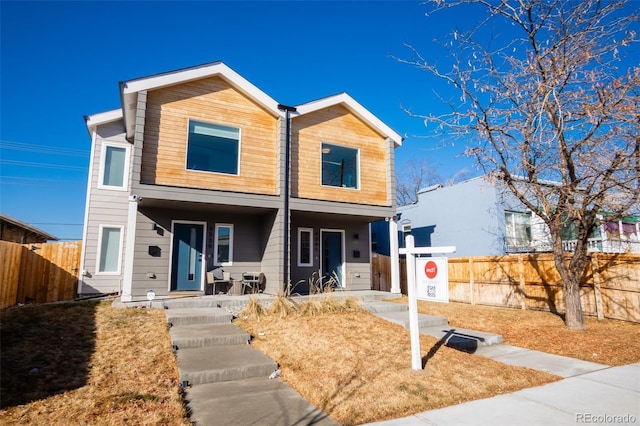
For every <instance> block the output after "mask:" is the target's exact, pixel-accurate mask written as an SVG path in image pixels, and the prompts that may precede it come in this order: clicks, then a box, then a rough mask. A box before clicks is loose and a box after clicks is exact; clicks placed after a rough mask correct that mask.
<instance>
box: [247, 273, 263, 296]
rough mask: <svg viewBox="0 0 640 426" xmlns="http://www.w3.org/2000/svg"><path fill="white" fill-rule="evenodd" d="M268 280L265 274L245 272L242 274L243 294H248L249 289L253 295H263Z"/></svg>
mask: <svg viewBox="0 0 640 426" xmlns="http://www.w3.org/2000/svg"><path fill="white" fill-rule="evenodd" d="M266 282H267V279H266V277H265V275H264V273H263V272H260V273H257V272H244V273H243V274H242V294H246V290H247V287H249V289H250V291H251V294H255V293H262V292H263V291H264V288H265V284H266Z"/></svg>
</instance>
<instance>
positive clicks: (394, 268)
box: [389, 216, 401, 294]
mask: <svg viewBox="0 0 640 426" xmlns="http://www.w3.org/2000/svg"><path fill="white" fill-rule="evenodd" d="M389 249H390V253H389V255H390V257H391V293H393V294H400V292H401V291H400V253H399V249H400V246H399V244H398V218H397V217H396V216H393V217H391V218H389Z"/></svg>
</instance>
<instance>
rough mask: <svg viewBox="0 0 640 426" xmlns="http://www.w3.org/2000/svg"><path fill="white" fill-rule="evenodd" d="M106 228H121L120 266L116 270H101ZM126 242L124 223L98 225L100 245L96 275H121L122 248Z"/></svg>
mask: <svg viewBox="0 0 640 426" xmlns="http://www.w3.org/2000/svg"><path fill="white" fill-rule="evenodd" d="M105 229H118V230H120V241H118V268H117V270H116V271H101V270H100V263H101V259H102V240H103V238H104V230H105ZM123 242H124V226H122V225H109V224H100V225H99V226H98V246H97V252H96V275H120V274H121V271H122V249H123Z"/></svg>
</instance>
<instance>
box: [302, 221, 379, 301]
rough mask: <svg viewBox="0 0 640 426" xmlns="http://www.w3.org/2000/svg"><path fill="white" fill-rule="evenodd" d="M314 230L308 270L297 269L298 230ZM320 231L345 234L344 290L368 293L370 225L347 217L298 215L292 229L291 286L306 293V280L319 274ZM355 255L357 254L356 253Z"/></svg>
mask: <svg viewBox="0 0 640 426" xmlns="http://www.w3.org/2000/svg"><path fill="white" fill-rule="evenodd" d="M299 228H308V229H312V230H313V254H312V260H313V262H312V265H311V266H298V246H299V241H298V229H299ZM323 229H332V230H341V231H344V248H345V253H344V258H345V276H344V284H345V288H346V289H349V290H370V289H371V263H370V257H369V256H370V249H369V222H367V221H363V220H357V219H354V218H353V217H350V216H336V215H321V214H304V213H297V214H294V215H293V219H292V226H291V282H292V284H293V285H295V290H294V291H296V292H299V293H304V292H306V291H308V287H309V279H310V278H311V277H312V276H313V274H314V273H315V274H316V275H315V278H317V276H318V274H319V272H320V263H321V259H320V256H321V253H320V232H321V230H323ZM356 252H357V253H356Z"/></svg>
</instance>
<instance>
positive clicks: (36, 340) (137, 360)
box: [0, 296, 640, 425]
mask: <svg viewBox="0 0 640 426" xmlns="http://www.w3.org/2000/svg"><path fill="white" fill-rule="evenodd" d="M398 301H399V302H403V303H406V298H405V299H399V300H398ZM276 303H278V304H280V305H281V306H279V307H277V308H273V305H272V307H271V308H272V309H265V308H263V307H262V306H260V305H259V303H258V302H257V301H254V303H253V305H250V306H249V308H248V309H247V310H246V311H245V312H243V314H242V317H243V318H241V319H240V320H238V321H237V322H236V323H237V324H239V325H241V326H242V327H243V328H245V329H246V330H248V331H249V332H250V333H251V334H252V335H253V336H254V339H253V342H252V344H253V345H254V346H256V347H257V348H259V349H260V350H262V351H264V352H265V353H266V354H267V355H269V356H270V357H271V358H273V359H274V360H276V361H277V362H278V363H279V364H280V369H281V372H282V373H281V378H282V379H283V380H285V381H286V382H288V383H289V384H290V385H291V386H292V387H294V388H295V389H296V390H298V392H300V394H302V395H303V396H304V397H305V398H306V399H308V400H309V401H310V402H312V403H313V404H315V405H316V406H318V407H320V408H322V409H323V410H324V411H325V412H327V413H328V414H329V415H331V416H332V417H333V418H334V419H336V420H337V421H338V422H339V423H341V424H361V423H366V422H372V421H379V420H385V419H391V418H396V417H401V416H406V415H409V414H412V413H416V412H420V411H424V410H428V409H433V408H439V407H443V406H447V405H452V404H458V403H460V402H464V401H470V400H474V399H479V398H484V397H489V396H493V395H498V394H502V393H507V392H513V391H515V390H518V389H522V388H527V387H532V386H537V385H541V384H544V383H549V382H552V381H555V380H558V379H559V378H558V377H556V376H553V375H550V374H547V373H543V372H540V371H535V370H531V369H527V368H521V367H513V366H508V365H505V364H501V363H498V362H495V361H493V360H490V359H486V358H482V357H480V356H477V355H472V354H467V353H464V352H460V351H456V350H454V349H451V348H448V347H446V346H442V344H441V343H440V342H439V341H438V340H436V339H434V338H432V337H430V336H421V337H420V341H421V349H422V357H423V363H424V364H425V369H424V370H423V371H414V370H412V369H411V350H410V341H409V335H408V332H407V330H405V329H403V328H401V327H399V326H397V325H394V324H392V323H389V322H387V321H384V320H382V319H380V318H378V317H376V316H374V315H372V314H369V313H367V312H362V311H361V310H360V309H359V306H358V304H357V303H356V302H355V301H354V300H352V299H351V300H347V301H345V302H342V303H337V302H336V301H335V300H329V297H328V296H327V297H323V298H319V299H316V300H313V301H311V300H309V301H304V302H300V303H299V304H297V305H295V308H293V309H289V308H291V306H290V305H289V304H288V303H287V301H286V300H280V301H277V300H276ZM419 309H420V311H421V312H424V313H428V314H431V315H442V316H446V317H447V318H448V319H449V321H450V323H451V324H452V325H453V326H457V327H464V328H471V329H476V330H483V331H490V332H495V333H499V334H502V335H503V336H504V338H505V343H507V344H512V345H517V346H522V347H529V348H532V349H537V350H542V351H545V352H551V353H558V354H561V355H567V356H574V357H576V358H580V359H587V360H589V361H595V362H602V363H604V364H608V365H622V364H628V363H632V362H638V361H640V339H639V338H638V337H640V333H639V331H640V325H638V324H632V323H626V322H620V321H611V320H605V321H601V322H598V321H597V320H594V319H591V318H589V319H587V327H588V330H587V331H584V332H571V331H568V330H566V329H565V328H564V325H563V323H562V319H561V318H560V317H558V316H556V315H553V314H550V313H547V312H537V311H522V310H516V309H503V308H492V307H483V306H471V305H466V304H456V303H449V304H439V303H428V302H422V301H420V302H419ZM328 312H329V313H328ZM302 313H304V315H302ZM0 334H1V337H2V342H1V344H2V353H1V358H2V359H1V366H0V367H1V371H2V375H1V386H2V387H1V400H0V401H1V404H2V405H1V408H2V409H1V410H0V424H51V425H63V424H64V425H68V424H99V425H120V424H136V425H138V424H140V425H145V424H154V425H188V424H189V420H188V418H187V414H186V410H185V408H184V406H183V402H182V396H181V390H180V387H179V382H178V371H177V367H176V363H175V358H174V356H173V352H172V350H171V343H170V339H169V335H168V331H167V327H166V320H165V316H164V312H163V311H162V310H156V309H151V310H150V309H115V308H112V307H111V305H110V303H106V302H102V303H97V302H96V303H92V302H83V303H65V304H53V305H41V306H24V307H19V308H11V309H5V310H3V311H1V312H0Z"/></svg>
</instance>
